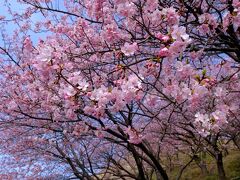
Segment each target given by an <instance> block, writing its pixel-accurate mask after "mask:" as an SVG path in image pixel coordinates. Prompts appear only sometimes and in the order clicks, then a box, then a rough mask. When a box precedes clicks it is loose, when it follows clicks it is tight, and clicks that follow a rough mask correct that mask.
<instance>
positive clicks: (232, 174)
mask: <svg viewBox="0 0 240 180" xmlns="http://www.w3.org/2000/svg"><path fill="white" fill-rule="evenodd" d="M181 158H183V157H181ZM188 160H189V159H188V158H185V162H187V161H188ZM204 160H205V161H206V164H207V169H208V171H209V174H208V175H206V176H203V175H202V173H201V170H200V168H199V167H198V166H197V165H196V163H195V162H194V161H193V162H192V163H191V164H190V165H189V166H188V167H187V168H186V169H185V171H184V172H183V174H182V177H181V179H182V180H217V179H218V177H217V167H216V163H215V160H214V159H213V158H212V157H210V156H208V155H207V156H206V157H205V158H204ZM223 162H224V169H225V172H226V176H227V178H228V179H229V180H240V152H239V151H231V152H230V153H229V154H228V155H227V156H226V157H224V159H223ZM179 169H180V168H179V167H174V168H173V170H172V171H170V172H168V174H169V175H170V179H172V180H175V179H176V177H177V175H178V173H179Z"/></svg>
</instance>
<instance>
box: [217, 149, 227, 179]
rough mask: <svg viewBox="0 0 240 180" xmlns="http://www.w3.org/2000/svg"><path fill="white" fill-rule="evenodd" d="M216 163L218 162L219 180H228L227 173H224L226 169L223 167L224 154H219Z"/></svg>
mask: <svg viewBox="0 0 240 180" xmlns="http://www.w3.org/2000/svg"><path fill="white" fill-rule="evenodd" d="M216 161H217V170H218V179H219V180H226V175H225V171H224V167H223V157H222V152H217V154H216Z"/></svg>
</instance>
